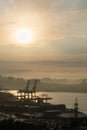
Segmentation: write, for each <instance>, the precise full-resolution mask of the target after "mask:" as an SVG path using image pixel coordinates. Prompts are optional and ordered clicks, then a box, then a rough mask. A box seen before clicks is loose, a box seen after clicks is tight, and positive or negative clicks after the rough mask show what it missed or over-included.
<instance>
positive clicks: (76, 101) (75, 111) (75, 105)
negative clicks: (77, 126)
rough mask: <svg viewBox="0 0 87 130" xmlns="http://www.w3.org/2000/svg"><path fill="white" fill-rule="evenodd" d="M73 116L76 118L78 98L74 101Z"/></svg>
mask: <svg viewBox="0 0 87 130" xmlns="http://www.w3.org/2000/svg"><path fill="white" fill-rule="evenodd" d="M74 118H78V99H77V98H76V99H75V103H74Z"/></svg>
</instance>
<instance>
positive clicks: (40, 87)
mask: <svg viewBox="0 0 87 130" xmlns="http://www.w3.org/2000/svg"><path fill="white" fill-rule="evenodd" d="M33 84H34V79H31V84H30V88H31V87H32V86H33ZM26 85H27V80H26V79H24V78H15V77H3V76H0V88H1V89H2V88H5V89H13V90H15V89H24V88H25V87H26ZM37 91H51V92H53V91H58V92H87V80H86V79H79V80H68V79H50V78H44V79H39V82H38V83H37Z"/></svg>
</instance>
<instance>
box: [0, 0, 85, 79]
mask: <svg viewBox="0 0 87 130" xmlns="http://www.w3.org/2000/svg"><path fill="white" fill-rule="evenodd" d="M20 28H27V29H29V30H31V32H32V40H31V42H29V43H28V44H21V43H19V42H18V41H17V39H16V34H17V31H18V30H20ZM28 71H29V72H31V73H32V72H33V77H34V76H39V77H40V74H41V76H42V77H43V76H47V77H48V76H49V77H57V78H59V77H87V0H0V72H1V74H4V73H5V72H6V73H7V72H15V73H20V72H28ZM34 72H36V73H34ZM38 72H40V73H38ZM31 73H30V74H31ZM43 73H44V74H43ZM34 74H35V75H34ZM31 77H32V74H31Z"/></svg>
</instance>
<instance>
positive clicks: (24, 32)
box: [16, 28, 32, 44]
mask: <svg viewBox="0 0 87 130" xmlns="http://www.w3.org/2000/svg"><path fill="white" fill-rule="evenodd" d="M16 40H17V41H18V42H19V43H23V44H26V43H29V42H30V41H31V40H32V33H31V31H30V30H28V29H24V28H23V29H19V30H18V31H17V33H16Z"/></svg>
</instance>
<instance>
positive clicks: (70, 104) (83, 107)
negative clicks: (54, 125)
mask: <svg viewBox="0 0 87 130" xmlns="http://www.w3.org/2000/svg"><path fill="white" fill-rule="evenodd" d="M10 92H11V93H12V94H14V95H16V92H17V90H14V91H13V90H11V91H10ZM42 94H47V95H48V96H49V97H51V98H52V99H51V100H49V101H48V102H49V103H51V104H65V105H66V107H67V108H70V109H74V103H75V99H76V98H77V99H78V107H79V111H81V112H83V113H86V114H87V93H72V92H37V93H36V95H37V96H41V95H42Z"/></svg>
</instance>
